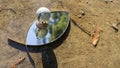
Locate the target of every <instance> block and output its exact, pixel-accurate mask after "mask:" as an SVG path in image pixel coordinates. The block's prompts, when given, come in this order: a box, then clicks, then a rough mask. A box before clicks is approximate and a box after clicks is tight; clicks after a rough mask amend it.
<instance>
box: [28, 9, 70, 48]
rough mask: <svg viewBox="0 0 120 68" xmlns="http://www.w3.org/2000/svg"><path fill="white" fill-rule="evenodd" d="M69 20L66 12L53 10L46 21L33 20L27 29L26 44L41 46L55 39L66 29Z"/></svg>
mask: <svg viewBox="0 0 120 68" xmlns="http://www.w3.org/2000/svg"><path fill="white" fill-rule="evenodd" d="M69 20H70V17H69V13H68V12H65V11H54V12H51V13H50V18H49V20H48V21H46V22H44V21H43V22H42V24H41V23H40V24H37V23H38V22H39V21H38V20H36V21H34V22H33V24H32V25H31V26H30V28H29V30H28V33H27V37H26V45H30V46H41V45H45V44H48V43H51V42H53V41H55V40H57V39H58V38H60V37H61V36H62V35H63V34H64V32H65V31H66V29H67V27H68V25H69Z"/></svg>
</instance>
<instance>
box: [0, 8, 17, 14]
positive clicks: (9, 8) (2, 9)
mask: <svg viewBox="0 0 120 68" xmlns="http://www.w3.org/2000/svg"><path fill="white" fill-rule="evenodd" d="M3 10H10V11H12V12H13V13H14V14H16V11H15V10H14V9H12V8H1V9H0V12H1V11H3Z"/></svg>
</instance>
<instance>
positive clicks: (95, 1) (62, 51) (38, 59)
mask: <svg viewBox="0 0 120 68" xmlns="http://www.w3.org/2000/svg"><path fill="white" fill-rule="evenodd" d="M55 1H56V0H55ZM55 1H54V0H0V46H1V47H0V68H10V67H11V65H13V64H15V63H16V62H17V61H18V60H19V58H20V57H25V58H26V59H25V60H24V61H23V62H22V63H20V64H18V65H17V68H34V66H35V67H36V68H120V31H118V32H115V30H114V29H113V28H111V25H112V24H116V23H119V22H120V0H113V1H109V0H90V1H89V0H61V1H59V3H58V2H57V1H56V2H55ZM41 6H47V7H48V8H49V9H51V11H55V10H60V11H61V10H66V11H69V12H70V14H71V17H72V19H73V20H75V21H76V23H77V24H79V25H82V27H84V29H85V30H87V31H89V32H90V33H91V34H92V33H93V31H94V29H95V27H96V26H97V27H100V29H101V30H102V31H101V33H100V40H99V42H98V44H97V46H96V47H94V46H93V45H92V44H91V36H89V35H88V34H86V33H85V32H84V31H82V30H81V29H80V28H78V27H77V26H76V25H74V24H73V23H72V21H71V22H70V25H69V29H68V31H67V33H66V34H65V36H63V37H62V38H61V39H60V40H58V41H57V42H56V43H53V44H51V45H50V46H49V45H48V49H47V50H46V51H43V50H44V49H45V48H44V47H34V48H32V50H31V51H30V55H31V56H28V55H27V52H26V49H25V45H23V44H25V37H26V33H27V30H28V28H29V27H30V25H31V24H32V22H33V21H34V20H35V19H36V17H35V12H36V10H37V9H38V8H39V7H41ZM3 9H8V10H3ZM9 9H10V10H9ZM83 12H84V14H82V13H83ZM81 14H82V15H81ZM118 29H120V26H118ZM12 40H14V41H16V42H13V41H12ZM17 42H18V43H21V44H18V43H17ZM46 52H47V53H48V56H49V58H50V60H48V59H46V58H45V57H47V56H46V54H45V53H46ZM30 57H31V58H32V59H33V60H34V63H33V62H32V61H30V60H31V58H30Z"/></svg>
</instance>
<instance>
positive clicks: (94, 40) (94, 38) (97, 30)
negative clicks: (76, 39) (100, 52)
mask: <svg viewBox="0 0 120 68" xmlns="http://www.w3.org/2000/svg"><path fill="white" fill-rule="evenodd" d="M100 31H101V30H100V28H99V27H96V28H95V30H94V33H93V35H92V44H93V45H94V46H96V45H97V44H98V41H99V38H100Z"/></svg>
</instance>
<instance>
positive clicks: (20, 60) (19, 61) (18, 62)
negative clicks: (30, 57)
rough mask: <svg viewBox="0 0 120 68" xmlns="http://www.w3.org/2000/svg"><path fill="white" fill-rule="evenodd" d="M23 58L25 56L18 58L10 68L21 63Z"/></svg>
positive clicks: (14, 67)
mask: <svg viewBox="0 0 120 68" xmlns="http://www.w3.org/2000/svg"><path fill="white" fill-rule="evenodd" d="M24 60H25V57H23V58H20V59H19V60H18V61H17V62H16V63H15V64H13V65H12V66H11V67H10V68H16V65H18V64H20V63H22V62H23V61H24Z"/></svg>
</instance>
